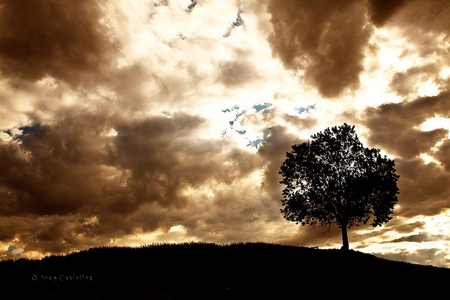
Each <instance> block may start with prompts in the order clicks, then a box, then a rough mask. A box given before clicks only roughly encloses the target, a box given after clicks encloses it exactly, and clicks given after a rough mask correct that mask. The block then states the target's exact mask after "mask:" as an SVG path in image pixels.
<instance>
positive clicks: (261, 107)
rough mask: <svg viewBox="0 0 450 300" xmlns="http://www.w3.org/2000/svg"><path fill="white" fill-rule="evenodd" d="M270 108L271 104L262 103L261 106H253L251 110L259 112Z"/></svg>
mask: <svg viewBox="0 0 450 300" xmlns="http://www.w3.org/2000/svg"><path fill="white" fill-rule="evenodd" d="M270 106H272V103H267V102H265V103H263V104H255V105H253V108H254V109H255V110H256V112H260V111H262V110H264V109H266V108H268V107H270Z"/></svg>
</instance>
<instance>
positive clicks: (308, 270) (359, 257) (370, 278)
mask: <svg viewBox="0 0 450 300" xmlns="http://www.w3.org/2000/svg"><path fill="white" fill-rule="evenodd" d="M0 270H1V271H0V280H1V282H2V286H3V287H4V289H3V291H2V293H1V298H2V299H334V298H347V299H380V298H381V299H448V298H449V297H448V295H446V294H447V293H448V287H447V285H448V282H449V281H450V269H445V268H437V267H432V266H421V265H414V264H408V263H402V262H395V261H389V260H384V259H380V258H377V257H375V256H373V255H369V254H364V253H361V252H356V251H349V252H347V253H345V252H342V251H340V250H320V249H311V248H304V247H294V246H282V245H274V244H263V243H247V244H244V243H240V244H231V245H226V246H220V245H215V244H207V243H187V244H180V245H169V244H163V245H150V246H144V247H141V248H129V247H111V248H109V247H102V248H92V249H89V250H86V251H81V252H78V253H73V254H70V255H66V256H51V257H47V258H44V259H43V260H25V259H19V260H16V261H4V262H0Z"/></svg>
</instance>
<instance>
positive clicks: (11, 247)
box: [5, 245, 17, 253]
mask: <svg viewBox="0 0 450 300" xmlns="http://www.w3.org/2000/svg"><path fill="white" fill-rule="evenodd" d="M16 249H17V247H16V246H14V245H9V247H8V250H6V251H5V253H11V252H13V251H14V250H16Z"/></svg>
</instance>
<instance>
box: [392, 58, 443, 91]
mask: <svg viewBox="0 0 450 300" xmlns="http://www.w3.org/2000/svg"><path fill="white" fill-rule="evenodd" d="M439 71H440V68H439V66H437V65H435V64H427V65H424V66H420V67H411V68H409V69H407V70H406V71H403V72H397V73H395V74H394V76H393V77H392V80H391V83H390V85H389V86H390V88H391V89H392V90H393V91H394V92H396V93H397V95H399V96H402V97H406V96H408V95H409V94H411V93H416V92H417V88H418V86H417V85H418V84H419V83H421V81H422V82H423V81H427V80H429V79H434V81H435V82H438V81H439V78H438V76H437V74H439Z"/></svg>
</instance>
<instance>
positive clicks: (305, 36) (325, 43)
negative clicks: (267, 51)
mask: <svg viewBox="0 0 450 300" xmlns="http://www.w3.org/2000/svg"><path fill="white" fill-rule="evenodd" d="M268 11H269V13H270V14H271V22H272V25H273V33H272V34H271V35H270V37H269V42H270V45H271V48H272V51H273V53H274V55H276V56H277V57H279V58H280V59H281V61H282V62H283V64H284V66H285V67H286V68H288V69H291V70H294V71H303V70H304V72H305V73H304V74H305V77H306V79H307V80H308V81H309V82H311V83H312V84H313V85H315V86H316V87H317V88H318V90H319V91H320V93H321V94H322V95H324V96H326V97H336V96H338V95H340V94H341V93H342V92H344V91H345V90H346V89H347V88H350V89H353V90H354V89H357V88H359V86H360V81H359V74H360V73H361V72H362V71H363V59H364V51H365V49H366V46H367V43H368V40H369V38H370V36H371V33H372V29H371V28H370V26H367V20H366V7H365V5H364V4H363V3H362V2H360V1H326V0H321V1H295V0H283V1H270V2H269V5H268Z"/></svg>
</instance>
